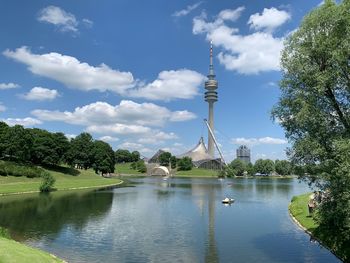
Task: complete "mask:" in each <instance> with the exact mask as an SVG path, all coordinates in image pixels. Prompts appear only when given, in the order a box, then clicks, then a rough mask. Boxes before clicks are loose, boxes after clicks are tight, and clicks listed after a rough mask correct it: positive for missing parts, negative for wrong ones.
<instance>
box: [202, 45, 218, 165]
mask: <svg viewBox="0 0 350 263" xmlns="http://www.w3.org/2000/svg"><path fill="white" fill-rule="evenodd" d="M204 87H205V89H206V90H207V91H206V92H205V93H204V99H205V101H206V102H208V106H209V112H208V113H209V114H208V124H209V126H208V153H209V154H210V156H212V157H213V158H214V154H215V149H214V147H215V146H214V140H213V137H212V136H211V135H210V129H211V130H212V131H213V130H214V103H215V102H216V101H217V100H218V93H217V91H216V90H217V88H218V82H217V81H216V79H215V72H214V65H213V41H210V64H209V73H208V80H207V81H206V82H205V86H204ZM209 127H210V128H209Z"/></svg>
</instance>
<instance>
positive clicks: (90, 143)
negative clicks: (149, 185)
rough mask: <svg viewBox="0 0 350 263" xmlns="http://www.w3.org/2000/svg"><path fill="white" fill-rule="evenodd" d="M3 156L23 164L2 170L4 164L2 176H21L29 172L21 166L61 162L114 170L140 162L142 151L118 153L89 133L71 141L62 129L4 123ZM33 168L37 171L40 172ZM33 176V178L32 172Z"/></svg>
mask: <svg viewBox="0 0 350 263" xmlns="http://www.w3.org/2000/svg"><path fill="white" fill-rule="evenodd" d="M0 159H1V160H7V161H12V162H15V163H16V164H23V165H22V166H21V165H17V166H16V169H14V168H13V167H14V166H11V165H8V164H7V165H6V166H7V167H6V169H5V168H4V169H2V170H1V168H2V167H4V164H2V165H0V174H2V175H19V174H20V173H21V172H23V175H26V173H25V168H23V169H22V168H19V167H32V166H38V165H39V166H57V165H60V164H68V165H69V166H71V167H75V168H79V169H89V168H92V169H94V170H95V172H96V173H102V174H106V173H113V172H114V169H115V164H116V163H120V162H138V161H140V153H139V152H137V151H134V152H132V153H130V152H129V151H127V150H117V151H116V152H114V151H113V149H112V147H111V146H110V145H109V144H108V143H106V142H104V141H101V140H94V139H93V138H92V136H91V135H90V134H89V133H86V132H84V133H81V134H80V135H78V136H77V137H75V138H73V139H70V140H69V139H68V138H67V137H66V136H65V135H64V134H63V133H61V132H54V133H53V132H49V131H46V130H43V129H38V128H24V127H23V126H21V125H15V126H9V125H7V124H6V123H5V122H0ZM11 169H12V170H11ZM21 169H22V170H21ZM28 169H29V168H28ZM28 169H27V170H26V171H28V173H29V172H30V171H31V170H28ZM31 169H32V170H33V171H34V172H33V173H35V172H36V171H37V170H35V168H31ZM19 170H20V171H19ZM1 171H3V172H1ZM29 177H33V176H32V174H30V176H29Z"/></svg>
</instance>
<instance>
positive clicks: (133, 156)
mask: <svg viewBox="0 0 350 263" xmlns="http://www.w3.org/2000/svg"><path fill="white" fill-rule="evenodd" d="M130 159H131V160H130V161H131V162H137V161H139V160H140V153H139V152H138V151H133V152H132V153H131V154H130Z"/></svg>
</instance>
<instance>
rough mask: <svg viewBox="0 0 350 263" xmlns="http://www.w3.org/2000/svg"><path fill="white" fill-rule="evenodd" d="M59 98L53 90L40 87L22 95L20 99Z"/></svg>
mask: <svg viewBox="0 0 350 263" xmlns="http://www.w3.org/2000/svg"><path fill="white" fill-rule="evenodd" d="M57 96H59V94H58V92H57V90H55V89H46V88H42V87H34V88H32V89H31V90H30V91H29V92H28V93H26V94H23V95H22V97H23V98H24V99H26V100H38V101H44V100H53V99H55V98H56V97H57Z"/></svg>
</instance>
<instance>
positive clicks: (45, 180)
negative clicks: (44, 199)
mask: <svg viewBox="0 0 350 263" xmlns="http://www.w3.org/2000/svg"><path fill="white" fill-rule="evenodd" d="M41 178H42V183H41V185H40V187H39V190H40V192H51V191H52V190H53V185H54V184H55V182H56V179H55V178H54V177H53V176H52V175H51V174H50V173H49V172H47V171H45V172H43V173H42V174H41Z"/></svg>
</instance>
